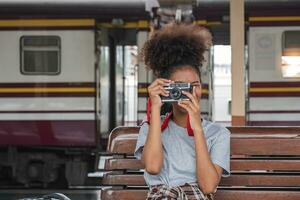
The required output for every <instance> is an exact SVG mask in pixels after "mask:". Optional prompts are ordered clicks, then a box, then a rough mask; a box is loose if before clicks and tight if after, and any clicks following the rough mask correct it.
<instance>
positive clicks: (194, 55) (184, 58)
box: [141, 23, 212, 78]
mask: <svg viewBox="0 0 300 200" xmlns="http://www.w3.org/2000/svg"><path fill="white" fill-rule="evenodd" d="M211 44H212V36H211V34H210V32H209V31H208V30H207V29H206V28H204V27H201V26H199V25H196V24H178V23H171V24H168V25H166V26H164V27H163V28H162V29H160V30H158V31H156V32H154V33H153V35H152V36H151V37H150V38H149V39H148V40H147V41H146V43H145V45H144V47H143V49H142V52H141V55H142V59H143V61H144V62H145V64H146V66H147V67H148V68H150V69H151V70H153V72H154V74H155V75H156V76H158V77H163V78H169V77H170V75H171V73H172V72H173V71H175V70H176V69H177V68H178V67H182V66H191V67H193V68H194V69H195V70H196V71H197V72H198V74H199V76H200V66H201V65H202V63H203V61H204V56H203V54H204V52H205V51H206V50H207V49H209V47H210V46H211Z"/></svg>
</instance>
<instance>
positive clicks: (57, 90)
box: [0, 87, 96, 93]
mask: <svg viewBox="0 0 300 200" xmlns="http://www.w3.org/2000/svg"><path fill="white" fill-rule="evenodd" d="M95 91H96V90H95V88H84V87H78V88H55V87H54V88H43V87H36V88H0V93H46V92H47V93H69V92H95Z"/></svg>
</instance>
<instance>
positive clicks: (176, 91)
mask: <svg viewBox="0 0 300 200" xmlns="http://www.w3.org/2000/svg"><path fill="white" fill-rule="evenodd" d="M170 97H171V98H172V99H175V100H177V99H180V97H181V90H180V89H179V88H177V87H174V88H173V89H172V90H171V91H170Z"/></svg>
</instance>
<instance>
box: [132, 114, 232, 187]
mask: <svg viewBox="0 0 300 200" xmlns="http://www.w3.org/2000/svg"><path fill="white" fill-rule="evenodd" d="M202 127H203V132H204V135H205V138H206V144H207V147H208V151H209V154H210V157H211V160H212V162H213V163H214V164H217V165H219V166H220V167H222V168H223V174H222V176H229V175H230V132H229V131H228V130H227V129H226V128H224V127H222V126H220V125H218V124H216V123H213V122H210V121H207V120H204V119H203V121H202ZM148 129H149V125H148V124H147V123H143V125H142V126H141V128H140V132H139V136H138V140H137V144H136V148H135V152H134V155H135V157H136V158H138V159H141V156H142V151H143V146H144V145H145V142H146V138H147V134H148ZM161 139H162V144H163V151H164V163H163V167H162V169H161V171H160V173H159V174H157V175H151V174H149V173H147V172H146V171H145V172H144V178H145V181H146V183H147V185H148V186H151V185H158V184H164V185H167V186H169V187H176V186H179V185H183V184H185V183H192V182H197V176H196V158H195V156H196V154H195V142H194V137H191V136H189V135H188V133H187V129H186V128H183V127H180V126H178V125H177V124H176V123H175V122H174V121H172V120H171V119H170V121H169V123H168V126H167V128H166V129H165V130H164V131H163V132H162V134H161Z"/></svg>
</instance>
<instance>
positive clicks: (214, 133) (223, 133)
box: [202, 119, 230, 138]
mask: <svg viewBox="0 0 300 200" xmlns="http://www.w3.org/2000/svg"><path fill="white" fill-rule="evenodd" d="M202 125H203V129H204V133H205V136H206V137H207V138H209V137H213V138H215V137H230V131H229V130H228V129H227V128H226V127H224V126H223V125H221V124H219V123H216V122H212V121H209V120H205V119H203V122H202Z"/></svg>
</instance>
